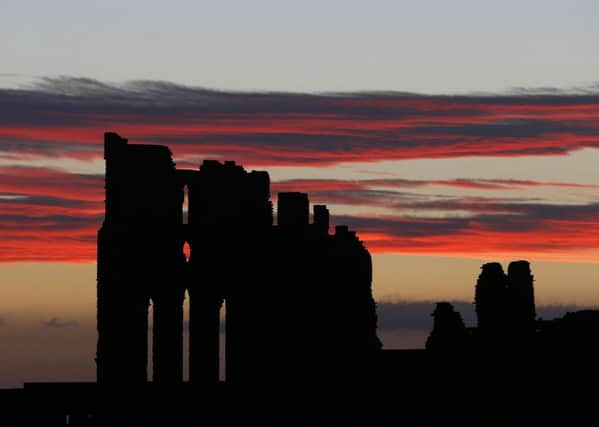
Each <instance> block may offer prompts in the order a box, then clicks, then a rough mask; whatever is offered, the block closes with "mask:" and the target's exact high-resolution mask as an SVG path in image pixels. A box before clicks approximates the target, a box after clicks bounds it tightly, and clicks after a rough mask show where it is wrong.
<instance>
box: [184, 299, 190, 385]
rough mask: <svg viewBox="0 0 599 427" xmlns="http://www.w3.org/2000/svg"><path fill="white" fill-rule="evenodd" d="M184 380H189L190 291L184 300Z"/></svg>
mask: <svg viewBox="0 0 599 427" xmlns="http://www.w3.org/2000/svg"><path fill="white" fill-rule="evenodd" d="M183 381H185V382H187V381H189V291H188V290H186V291H185V299H184V300H183Z"/></svg>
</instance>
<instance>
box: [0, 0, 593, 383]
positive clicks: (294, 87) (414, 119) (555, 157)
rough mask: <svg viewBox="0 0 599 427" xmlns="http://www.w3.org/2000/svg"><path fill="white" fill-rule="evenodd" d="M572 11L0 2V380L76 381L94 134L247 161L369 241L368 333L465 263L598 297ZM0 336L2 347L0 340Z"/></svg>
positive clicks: (412, 329)
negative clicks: (371, 321)
mask: <svg viewBox="0 0 599 427" xmlns="http://www.w3.org/2000/svg"><path fill="white" fill-rule="evenodd" d="M598 13H599V4H598V3H597V2H594V1H568V2H564V1H518V2H516V1H513V0H506V1H504V2H490V1H460V0H456V1H453V2H444V1H443V2H442V1H413V2H412V1H369V2H354V1H348V0H346V1H336V0H331V1H319V2H315V1H303V2H287V1H274V0H272V1H271V0H268V1H253V2H241V1H237V2H233V1H214V2H206V1H193V2H191V1H190V2H183V1H171V2H150V1H144V2H141V1H128V2H123V1H118V2H117V1H113V0H106V1H103V2H92V1H89V2H80V1H78V2H76V1H54V2H42V1H38V2H34V1H24V0H21V1H18V2H17V1H12V0H0V55H1V56H0V57H1V58H2V62H1V64H0V236H1V238H0V295H1V298H0V345H1V346H2V349H3V351H2V352H0V387H8V386H18V385H20V384H22V382H23V381H41V380H54V381H57V380H69V381H72V380H93V378H94V375H95V374H94V365H93V357H94V354H95V340H96V335H95V268H96V267H95V254H96V248H95V243H96V241H95V239H96V232H97V229H98V228H99V226H100V225H101V222H102V217H103V197H104V196H103V191H104V190H103V173H104V163H103V158H102V135H103V133H104V132H105V131H115V132H118V133H120V134H121V135H122V136H123V137H125V138H128V139H129V141H130V142H131V143H156V144H166V145H168V146H169V147H170V148H171V150H172V152H173V156H174V158H175V161H176V162H177V167H179V168H196V167H197V166H198V165H199V164H200V163H201V162H202V160H203V159H206V158H211V159H219V160H225V159H226V160H229V159H231V160H236V161H237V162H238V163H241V164H243V165H244V166H245V167H246V169H250V170H251V169H260V170H267V171H269V173H270V176H271V181H272V184H271V193H272V195H273V199H274V201H276V194H277V192H279V191H305V192H308V193H309V194H310V200H311V202H312V203H326V204H327V205H328V206H329V208H330V210H331V213H332V222H333V224H348V225H350V226H351V227H352V228H353V229H355V230H356V231H357V232H358V234H359V236H360V237H361V239H362V240H363V241H364V243H365V245H366V246H367V247H368V249H369V250H370V251H371V252H372V254H373V265H374V281H373V290H374V294H375V298H376V299H377V301H378V304H379V305H378V313H379V325H380V329H379V331H380V332H379V334H380V336H381V338H382V340H383V343H384V344H385V346H386V347H387V348H405V347H420V346H422V345H423V343H424V340H425V338H426V335H427V333H428V331H429V330H430V327H431V326H432V325H431V318H430V313H431V312H432V310H433V308H434V302H435V301H440V300H448V301H453V302H454V303H455V304H456V307H458V309H459V310H460V311H461V312H462V314H463V316H464V319H465V321H466V323H468V324H470V325H473V324H474V323H475V319H474V317H473V314H472V304H471V302H472V299H473V292H474V284H475V282H476V278H477V275H478V273H479V271H480V266H481V264H482V263H484V262H489V261H500V262H502V263H503V265H504V268H507V264H508V263H509V262H510V261H511V260H516V259H528V260H529V261H530V262H531V267H532V271H533V274H534V275H535V280H536V281H535V296H536V300H537V304H538V312H539V315H541V316H544V317H549V318H551V317H556V316H559V315H562V314H563V313H565V312H566V311H568V310H570V311H571V310H575V309H578V308H580V307H594V306H597V305H599V292H598V290H599V289H598V288H597V287H598V286H599V233H597V231H596V230H597V229H598V225H599V172H597V165H598V164H599V125H598V123H599V121H598V120H597V119H598V118H599V78H598V77H597V76H598V75H599V73H598V72H599V57H597V55H596V52H595V50H596V46H598V45H599V28H598V27H597V26H596V25H595V23H594V22H593V18H594V17H595V16H597V15H598ZM6 349H8V350H6Z"/></svg>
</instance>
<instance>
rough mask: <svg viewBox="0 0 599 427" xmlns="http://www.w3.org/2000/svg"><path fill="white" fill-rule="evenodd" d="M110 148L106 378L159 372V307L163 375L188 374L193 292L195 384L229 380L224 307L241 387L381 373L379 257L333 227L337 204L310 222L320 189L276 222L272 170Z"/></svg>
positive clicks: (281, 205)
mask: <svg viewBox="0 0 599 427" xmlns="http://www.w3.org/2000/svg"><path fill="white" fill-rule="evenodd" d="M104 151H105V159H106V215H105V219H104V223H103V224H102V227H101V228H100V230H99V233H98V306H97V309H98V347H97V359H96V361H97V381H98V383H102V384H103V383H107V384H121V383H123V384H139V383H144V382H146V381H147V380H148V378H147V374H146V372H147V365H148V356H147V354H148V345H147V334H148V307H149V305H150V304H152V306H153V315H154V317H153V345H152V348H153V374H152V380H153V381H154V382H156V383H167V384H168V383H170V384H176V383H180V382H182V381H183V377H182V373H183V365H182V364H183V354H182V351H183V341H182V340H183V300H184V298H185V293H186V292H187V293H188V294H189V298H190V324H189V339H190V342H189V381H190V382H192V383H202V384H209V383H216V382H218V380H219V360H220V357H219V335H220V332H221V331H220V329H219V328H220V312H221V309H222V306H223V303H225V304H226V314H225V316H226V322H225V325H226V334H225V336H226V346H225V348H226V355H225V360H226V380H227V382H231V383H247V384H269V383H279V384H289V383H292V384H295V383H310V384H318V383H330V382H339V381H357V380H360V379H363V378H366V377H367V376H368V375H369V370H370V369H372V364H373V361H374V359H375V356H376V353H377V352H378V351H379V350H380V348H381V344H380V341H379V340H378V338H377V335H376V323H377V317H376V307H375V303H374V299H373V297H372V291H371V282H372V262H371V259H370V254H369V253H368V250H367V249H366V248H365V247H364V245H363V244H362V242H361V241H360V240H359V239H358V237H357V236H356V234H355V232H353V231H350V230H349V229H348V228H347V227H345V226H337V227H336V229H335V233H334V234H329V211H328V209H327V208H326V206H324V205H316V206H314V214H313V223H310V222H309V218H310V212H309V199H308V195H307V194H305V193H300V192H288V193H280V194H279V195H278V206H277V225H273V207H272V203H271V201H270V190H269V186H270V180H269V176H268V173H267V172H264V171H251V172H248V171H246V170H245V169H244V168H243V167H241V166H240V165H237V164H236V163H235V162H232V161H225V162H224V163H220V162H218V161H215V160H205V161H204V162H203V163H202V165H201V167H200V168H199V170H178V169H176V167H175V164H174V163H173V161H172V157H171V152H170V150H169V149H168V148H167V147H165V146H159V145H135V144H129V143H128V141H127V140H126V139H123V138H121V137H120V136H119V135H117V134H115V133H110V132H109V133H106V134H105V142H104ZM186 195H187V210H188V213H187V221H185V220H184V214H183V205H184V201H185V197H186ZM185 244H188V245H189V248H190V254H189V259H186V256H185V254H184V252H183V246H184V245H185ZM275 354H276V357H273V355H275Z"/></svg>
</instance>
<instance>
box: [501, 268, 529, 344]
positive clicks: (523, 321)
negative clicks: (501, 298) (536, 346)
mask: <svg viewBox="0 0 599 427" xmlns="http://www.w3.org/2000/svg"><path fill="white" fill-rule="evenodd" d="M533 282H534V277H533V275H532V274H531V272H530V264H529V263H528V261H513V262H511V263H510V265H509V266H508V273H507V301H508V308H509V309H508V313H509V321H510V325H509V327H510V329H511V334H514V335H518V336H520V337H521V338H522V339H524V338H526V337H527V336H529V337H530V335H532V334H534V332H535V319H536V312H535V296H534V287H533ZM514 338H517V337H514Z"/></svg>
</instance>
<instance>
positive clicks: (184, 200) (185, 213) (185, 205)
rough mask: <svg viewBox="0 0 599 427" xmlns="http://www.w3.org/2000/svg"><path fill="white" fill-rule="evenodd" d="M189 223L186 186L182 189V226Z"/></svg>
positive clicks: (187, 190)
mask: <svg viewBox="0 0 599 427" xmlns="http://www.w3.org/2000/svg"><path fill="white" fill-rule="evenodd" d="M188 221H189V188H188V187H187V185H185V186H184V187H183V224H188Z"/></svg>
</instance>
